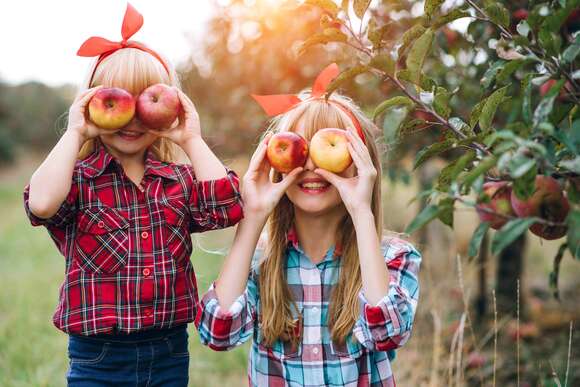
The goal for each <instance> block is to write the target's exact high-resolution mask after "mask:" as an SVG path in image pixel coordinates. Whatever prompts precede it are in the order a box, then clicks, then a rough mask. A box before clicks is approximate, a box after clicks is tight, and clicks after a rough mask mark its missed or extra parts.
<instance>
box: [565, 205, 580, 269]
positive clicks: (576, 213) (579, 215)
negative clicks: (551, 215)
mask: <svg viewBox="0 0 580 387" xmlns="http://www.w3.org/2000/svg"><path fill="white" fill-rule="evenodd" d="M566 223H568V247H569V249H570V252H571V253H572V256H573V257H574V258H576V259H580V210H572V212H570V214H569V215H568V218H567V219H566Z"/></svg>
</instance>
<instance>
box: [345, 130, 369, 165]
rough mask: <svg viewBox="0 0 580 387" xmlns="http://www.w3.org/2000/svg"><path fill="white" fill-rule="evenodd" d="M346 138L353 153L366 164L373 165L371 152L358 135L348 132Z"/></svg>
mask: <svg viewBox="0 0 580 387" xmlns="http://www.w3.org/2000/svg"><path fill="white" fill-rule="evenodd" d="M346 136H347V138H348V140H349V144H350V145H351V146H352V149H353V151H354V152H356V153H357V154H358V155H359V157H360V158H361V160H363V161H364V162H365V163H370V164H372V160H371V156H370V154H369V150H368V149H367V147H366V145H364V144H363V142H362V140H361V139H360V137H359V136H358V134H352V133H351V132H347V134H346Z"/></svg>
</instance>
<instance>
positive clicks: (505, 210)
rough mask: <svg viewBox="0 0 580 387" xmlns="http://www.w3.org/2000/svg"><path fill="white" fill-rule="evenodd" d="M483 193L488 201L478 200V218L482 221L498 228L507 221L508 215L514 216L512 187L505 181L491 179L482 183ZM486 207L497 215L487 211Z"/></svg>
mask: <svg viewBox="0 0 580 387" xmlns="http://www.w3.org/2000/svg"><path fill="white" fill-rule="evenodd" d="M483 193H484V195H485V196H486V197H487V199H489V201H478V207H477V214H478V215H479V219H480V220H481V221H482V222H488V223H489V226H490V227H491V228H493V229H494V230H499V229H500V228H502V227H503V225H504V224H506V223H507V222H508V220H509V218H508V217H510V216H514V210H513V209H512V205H511V193H512V189H511V187H510V186H509V185H508V183H507V182H505V181H493V182H487V183H485V184H484V185H483ZM486 209H487V210H490V211H492V212H495V213H497V214H499V215H496V214H492V213H490V212H487V211H485V210H486ZM501 215H504V216H506V217H504V216H501Z"/></svg>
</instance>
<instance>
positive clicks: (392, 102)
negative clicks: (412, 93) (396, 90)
mask: <svg viewBox="0 0 580 387" xmlns="http://www.w3.org/2000/svg"><path fill="white" fill-rule="evenodd" d="M401 105H402V106H409V107H412V106H414V105H415V103H414V102H413V101H412V100H411V98H409V97H407V96H404V95H399V96H397V97H393V98H389V99H387V100H386V101H383V102H381V103H380V104H379V106H377V107H376V109H375V112H374V113H373V119H375V118H377V116H379V115H380V114H381V113H383V112H384V111H385V110H387V109H389V108H392V107H394V106H401Z"/></svg>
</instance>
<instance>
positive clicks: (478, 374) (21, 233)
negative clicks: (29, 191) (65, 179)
mask: <svg viewBox="0 0 580 387" xmlns="http://www.w3.org/2000/svg"><path fill="white" fill-rule="evenodd" d="M38 162H39V161H38V160H37V159H35V160H28V161H27V160H23V161H21V162H20V163H19V164H18V166H17V167H14V168H10V169H4V170H0V214H1V216H0V283H1V284H2V291H1V292H0V386H2V387H4V386H6V387H8V386H62V385H64V384H65V373H66V370H67V367H68V360H67V354H66V345H67V337H66V335H65V334H63V333H61V332H59V331H58V330H57V329H56V328H54V326H53V325H52V323H51V317H52V314H53V311H54V308H55V305H56V303H57V295H58V287H59V285H60V283H61V281H62V278H63V269H64V261H63V258H62V257H61V256H60V255H59V254H58V253H57V251H56V249H55V247H54V245H53V243H52V241H51V240H50V238H49V236H48V234H47V233H46V231H45V230H44V229H43V228H33V227H31V226H30V225H29V222H28V220H27V219H26V217H25V215H24V211H23V208H22V188H23V187H24V185H25V183H26V181H27V179H28V178H29V176H30V174H31V173H32V171H33V170H34V168H35V167H36V165H38ZM242 164H243V163H242ZM242 168H243V165H242ZM238 170H242V169H241V168H240V169H238ZM413 193H414V188H413V187H412V186H406V187H401V186H391V185H390V184H389V183H385V200H384V203H385V214H386V218H385V221H386V223H385V224H386V227H388V228H390V229H393V230H401V229H403V228H404V225H405V224H406V223H407V222H408V221H409V220H410V219H411V218H412V216H413V215H414V214H415V213H416V207H415V205H411V206H407V203H408V201H409V199H410V198H411V197H412V196H413ZM476 223H477V222H476V221H475V217H474V215H473V214H472V213H467V212H460V213H459V215H458V216H457V217H456V225H457V226H456V229H457V230H459V231H456V232H451V231H449V230H447V229H444V228H443V227H441V226H439V225H437V224H433V225H432V226H430V227H429V238H428V242H427V244H426V245H424V246H420V249H421V250H422V251H423V252H424V260H423V267H422V270H421V286H422V290H421V292H422V295H421V301H420V305H419V309H418V314H417V318H416V323H415V328H414V332H413V338H412V339H411V340H410V341H409V343H408V344H407V346H406V347H405V348H403V349H401V350H400V351H399V353H398V355H397V359H396V360H395V363H394V365H393V368H394V372H395V375H396V376H397V385H400V386H403V387H414V386H429V387H438V386H451V385H457V386H463V385H486V386H487V385H493V384H492V381H491V380H492V371H493V368H494V367H495V368H496V369H497V374H498V379H497V384H496V385H498V386H510V385H515V380H516V376H517V372H518V371H517V369H516V367H515V365H516V344H518V343H516V342H514V341H513V340H510V338H509V335H508V334H506V333H505V331H506V329H507V328H506V327H507V322H508V320H509V317H506V316H499V318H498V320H499V322H500V323H499V324H498V331H499V335H498V341H499V344H498V353H497V354H495V355H494V353H493V352H492V348H493V341H494V340H493V334H490V332H492V329H493V324H492V323H491V322H489V321H488V322H487V323H484V324H482V325H479V326H473V327H471V326H469V324H468V322H469V320H467V321H466V323H465V324H464V325H462V324H461V321H462V318H465V317H463V316H464V315H465V316H467V315H468V314H469V313H472V311H470V308H465V305H464V302H463V300H464V299H465V303H466V304H468V305H471V304H472V302H473V298H474V295H475V294H476V292H477V281H476V280H475V278H476V267H475V264H474V262H469V261H468V260H467V259H465V258H461V259H457V256H458V254H460V255H461V256H463V257H464V252H465V249H466V246H467V243H468V240H469V236H470V235H471V232H472V231H473V229H474V227H475V226H476ZM231 238H232V230H227V231H220V232H212V233H207V234H203V236H201V237H200V243H201V244H202V245H203V246H204V247H206V248H207V249H209V250H212V249H219V248H225V247H227V246H228V244H229V242H230V240H231ZM557 247H558V243H557V242H549V243H548V242H543V243H540V242H539V241H538V240H537V239H533V238H530V244H529V246H528V253H527V255H528V257H527V259H526V263H525V272H526V275H525V278H524V279H523V282H522V296H524V295H526V296H528V299H529V300H530V301H529V302H530V304H532V301H533V302H535V304H534V305H536V306H537V305H540V306H538V308H540V307H542V308H544V309H538V310H539V312H538V313H536V315H535V316H534V315H532V316H531V317H529V318H531V320H532V323H534V324H535V325H536V327H538V328H539V329H540V335H539V336H538V337H535V338H532V340H528V341H525V342H524V341H522V342H520V343H519V345H520V354H521V362H522V363H523V365H522V366H521V367H520V371H519V372H520V374H521V379H522V385H526V383H527V381H529V382H530V383H529V384H527V385H530V386H531V385H545V386H550V385H554V386H556V385H558V384H557V383H556V382H554V380H556V379H558V380H561V381H564V375H565V372H566V368H567V367H568V364H571V366H570V369H571V370H570V375H574V374H575V375H577V376H578V370H580V364H578V361H579V360H580V359H578V357H579V356H578V352H579V351H577V350H576V351H572V358H571V359H568V356H567V351H568V347H569V344H573V345H572V348H576V347H577V348H580V340H579V339H578V338H579V337H580V331H579V330H578V329H577V328H576V329H575V336H574V341H573V343H569V321H570V320H572V319H577V318H578V313H577V309H578V308H577V306H578V300H579V298H578V294H580V281H578V278H580V264H579V263H578V262H574V261H573V260H572V259H569V257H566V258H565V259H564V261H563V263H562V265H563V266H562V273H561V288H562V291H563V302H562V304H557V303H555V302H553V301H550V297H548V298H547V299H545V300H543V301H541V303H540V304H538V302H539V301H537V300H538V299H537V298H534V297H533V293H534V290H533V289H539V291H541V292H543V293H546V291H547V277H548V273H549V272H550V270H551V257H552V256H553V254H554V252H555V250H556V249H557ZM222 258H223V257H222V256H220V255H216V254H210V253H208V252H204V251H202V250H200V249H197V250H196V251H195V252H194V255H193V257H192V260H193V263H194V266H195V268H196V272H197V276H198V284H199V290H200V292H203V291H205V289H207V287H208V285H209V283H210V282H211V281H212V280H213V279H215V277H216V275H217V272H218V270H219V267H220V265H221V262H222ZM459 269H461V270H459ZM459 273H461V276H460V275H459ZM494 273H495V264H494V262H493V260H491V261H490V266H489V268H488V277H489V278H488V281H489V283H490V286H493V284H494V281H495V278H494ZM534 300H535V301H534ZM515 303H516V301H515V300H514V307H515ZM545 305H547V306H546V307H544V306H545ZM554 305H555V306H554ZM548 306H549V307H548ZM528 309H531V310H532V311H533V310H534V309H533V308H531V307H530V308H528ZM536 309H537V308H536ZM547 313H551V315H550V316H552V315H553V316H556V317H554V318H552V320H550V321H552V322H554V321H555V322H556V324H552V325H550V326H547V325H542V324H544V322H545V321H544V320H545V316H547V315H548V314H547ZM189 331H190V352H191V368H190V380H191V383H190V385H191V386H210V385H211V386H213V385H227V386H244V385H246V383H247V382H246V366H247V363H246V362H247V352H248V345H246V346H243V347H241V348H238V349H236V350H234V351H231V352H226V353H216V352H213V351H211V350H209V349H208V348H206V347H203V346H201V345H200V344H199V338H198V336H197V333H196V332H195V329H194V328H193V326H190V328H189ZM459 337H460V338H461V341H460V342H459V341H457V340H456V342H457V343H459V346H456V347H455V348H454V347H453V342H454V338H459ZM474 351H478V352H480V353H481V354H483V356H484V358H485V364H484V365H483V366H482V367H480V368H479V369H477V370H474V369H470V368H469V364H468V360H467V359H468V357H469V356H470V354H471V353H473V352H474ZM459 355H462V356H459ZM575 356H576V357H575ZM554 373H556V374H557V378H554V376H553V375H554ZM578 378H580V376H578ZM481 380H483V381H484V382H483V384H482V383H480V382H481ZM570 380H573V379H572V378H571V379H570ZM576 380H579V379H576ZM560 385H564V383H563V382H562V383H560ZM568 385H569V386H571V385H572V384H568Z"/></svg>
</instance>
